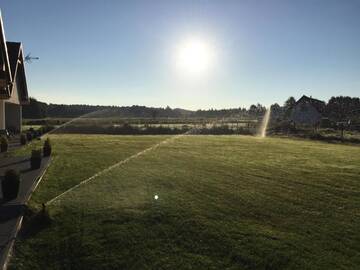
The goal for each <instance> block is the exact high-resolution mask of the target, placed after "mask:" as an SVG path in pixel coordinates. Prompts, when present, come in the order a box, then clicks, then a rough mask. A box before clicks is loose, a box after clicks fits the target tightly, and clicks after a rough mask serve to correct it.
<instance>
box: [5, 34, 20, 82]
mask: <svg viewBox="0 0 360 270" xmlns="http://www.w3.org/2000/svg"><path fill="white" fill-rule="evenodd" d="M6 46H7V51H8V55H9V63H10V70H11V74H12V75H13V77H15V71H16V66H17V61H18V59H19V56H20V51H21V43H20V42H10V41H6Z"/></svg>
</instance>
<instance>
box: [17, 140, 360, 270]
mask: <svg viewBox="0 0 360 270" xmlns="http://www.w3.org/2000/svg"><path fill="white" fill-rule="evenodd" d="M166 138H167V137H163V136H137V137H136V136H84V135H51V139H52V141H53V144H54V151H55V154H54V159H53V163H52V165H51V167H50V169H49V171H48V174H47V175H46V177H45V179H44V180H43V182H42V184H41V185H40V187H39V189H38V190H37V191H36V193H35V195H34V196H33V198H32V204H33V205H34V206H36V205H37V204H38V203H40V202H42V201H46V200H48V199H50V198H52V197H53V196H55V195H57V194H59V193H61V192H62V191H64V190H66V189H67V188H69V187H71V186H72V185H74V184H76V183H78V182H80V181H81V180H83V179H85V178H87V177H89V176H91V175H92V174H94V173H96V172H97V171H99V170H101V169H103V168H105V167H106V166H108V165H111V164H113V163H115V162H116V161H119V160H121V159H124V158H125V157H127V156H130V155H132V154H134V153H135V152H137V151H141V150H142V149H145V148H147V147H149V146H150V145H153V144H155V143H157V142H159V141H161V140H164V139H166ZM27 150H28V149H27ZM359 164H360V148H359V147H358V146H346V145H336V144H326V143H321V142H315V141H303V140H290V139H277V138H268V139H259V138H256V137H246V136H185V137H181V138H178V139H176V140H174V141H173V142H171V143H168V144H163V145H161V146H160V147H159V148H156V149H155V150H153V151H149V152H147V153H146V154H144V155H141V156H139V157H138V158H136V159H133V160H131V161H130V162H129V163H126V164H124V165H122V166H120V167H117V168H115V169H114V170H112V171H111V172H109V173H106V174H104V175H102V176H100V177H99V178H96V179H95V180H94V181H91V182H89V183H88V184H86V185H83V186H80V187H79V188H78V189H76V190H74V191H73V192H71V193H68V194H66V195H65V196H64V197H62V198H61V199H60V200H59V201H56V202H55V203H54V204H53V205H50V206H49V207H48V209H49V211H50V215H51V217H52V219H53V222H52V225H51V226H49V227H47V228H45V229H43V230H42V231H39V232H37V233H36V234H33V235H32V236H30V237H27V238H23V239H20V240H18V241H17V242H16V246H15V248H16V249H15V254H14V258H13V260H12V265H11V267H10V268H11V269H358V266H359V265H360V229H359V228H360V212H359V209H360V167H359ZM154 195H158V196H159V199H158V200H155V199H154Z"/></svg>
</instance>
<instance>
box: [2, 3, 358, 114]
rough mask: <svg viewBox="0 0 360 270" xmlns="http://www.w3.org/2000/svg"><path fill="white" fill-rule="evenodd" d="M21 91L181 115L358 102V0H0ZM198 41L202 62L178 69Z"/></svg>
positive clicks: (44, 98) (48, 99)
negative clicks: (20, 72) (18, 57)
mask: <svg viewBox="0 0 360 270" xmlns="http://www.w3.org/2000/svg"><path fill="white" fill-rule="evenodd" d="M0 1H1V2H0V8H1V10H2V15H3V20H4V28H5V33H6V39H7V40H8V41H21V42H22V43H23V46H24V50H25V54H27V53H31V55H32V56H38V57H40V59H39V60H38V61H33V62H32V63H31V64H27V66H26V72H27V80H28V88H29V94H30V96H33V97H35V98H37V99H39V100H41V101H44V102H48V103H49V102H51V103H65V104H75V103H76V104H99V105H119V106H128V105H145V106H153V107H165V106H167V105H168V106H170V107H172V108H176V107H180V108H186V109H208V108H218V109H221V108H237V107H248V106H250V105H251V104H256V103H258V102H259V103H261V104H263V105H266V106H269V105H270V104H273V103H275V102H277V103H279V104H283V102H284V101H285V100H286V99H287V98H288V97H289V96H294V97H295V98H299V97H301V96H302V95H303V94H306V95H309V96H310V95H311V96H312V97H314V98H318V99H322V100H328V99H329V98H330V97H331V96H337V95H349V96H356V97H359V96H360V49H359V48H360V16H359V14H360V0H354V1H351V0H346V1H340V0H335V1H333V0H323V1H322V0H298V1H295V0H294V1H293V0H291V1H290V0H288V1H285V0H263V1H261V0H237V1H230V0H223V1H220V0H218V1H210V0H207V1H205V0H204V1H199V0H197V1H196V0H193V1H187V0H181V1H174V0H166V1H157V0H153V1H149V0H143V1H137V0H131V1H130V0H129V1H125V0H122V1H116V0H113V1H111V0H102V1H101V0H91V1H89V0H76V1H73V0H72V1H70V0H62V1H49V0H37V1H28V0H16V1H14V0H0ZM191 40H201V41H202V42H203V43H204V44H206V45H207V46H208V47H209V48H211V55H212V58H211V64H209V67H208V68H207V69H206V70H205V71H203V72H201V74H189V73H188V72H187V70H184V69H179V68H178V67H177V65H176V57H177V54H178V51H179V50H180V49H179V47H181V46H182V45H181V44H185V43H186V42H189V41H191Z"/></svg>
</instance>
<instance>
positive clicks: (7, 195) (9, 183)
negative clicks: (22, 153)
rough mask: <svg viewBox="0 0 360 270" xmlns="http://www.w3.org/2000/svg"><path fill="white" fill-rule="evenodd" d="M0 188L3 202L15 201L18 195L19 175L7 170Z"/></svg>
mask: <svg viewBox="0 0 360 270" xmlns="http://www.w3.org/2000/svg"><path fill="white" fill-rule="evenodd" d="M1 186H2V192H3V197H4V199H5V200H7V201H9V200H12V199H15V198H16V197H17V195H18V193H19V187H20V174H19V173H18V172H17V171H15V170H7V171H6V172H5V177H4V179H3V181H2V182H1Z"/></svg>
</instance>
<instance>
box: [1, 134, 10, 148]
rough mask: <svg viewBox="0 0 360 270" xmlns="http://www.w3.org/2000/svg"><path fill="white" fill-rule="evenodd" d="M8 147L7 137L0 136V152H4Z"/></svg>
mask: <svg viewBox="0 0 360 270" xmlns="http://www.w3.org/2000/svg"><path fill="white" fill-rule="evenodd" d="M8 148H9V142H8V139H7V138H6V137H4V136H1V138H0V152H6V151H7V150H8Z"/></svg>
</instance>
